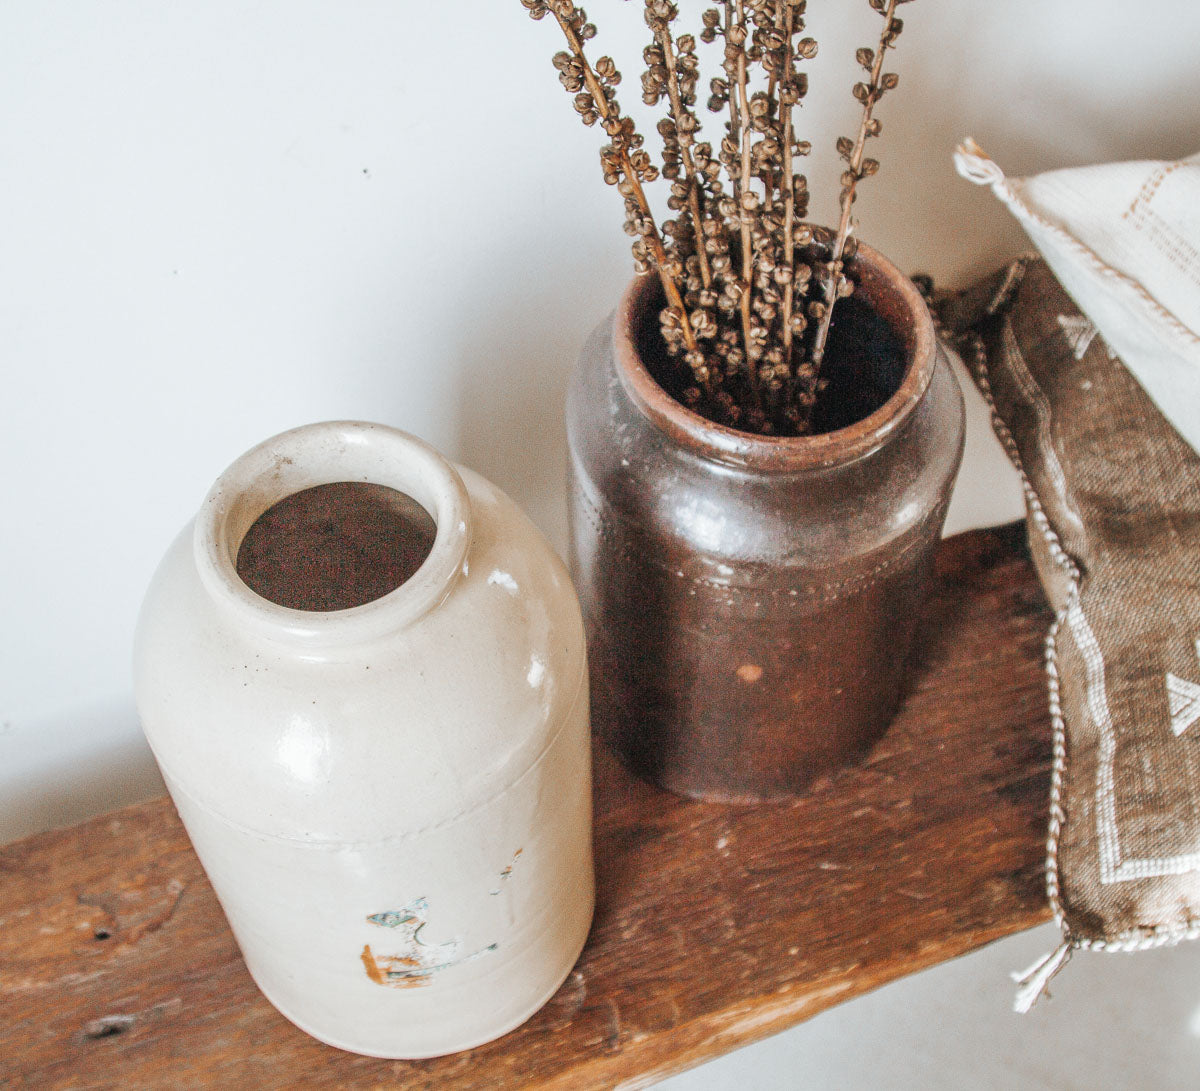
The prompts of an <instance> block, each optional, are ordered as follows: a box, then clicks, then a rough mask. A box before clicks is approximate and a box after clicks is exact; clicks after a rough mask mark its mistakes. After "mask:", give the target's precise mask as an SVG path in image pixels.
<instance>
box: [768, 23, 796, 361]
mask: <svg viewBox="0 0 1200 1091" xmlns="http://www.w3.org/2000/svg"><path fill="white" fill-rule="evenodd" d="M779 14H780V21H781V22H782V24H783V25H782V27H781V28H780V29H781V30H782V31H783V35H784V39H785V46H784V49H785V53H784V78H785V80H790V77H791V75H792V65H793V63H794V56H795V55H794V54H793V53H792V35H793V34H794V30H793V9H792V7H791V5H790V4H781V5H780V6H779ZM774 82H775V81H774V80H772V83H774ZM793 106H794V103H793V102H792V99H791V97H790V96H787V97H785V99H784V100H783V101H781V102H780V105H779V110H780V113H781V114H782V115H783V116H782V118H781V120H782V122H783V125H782V129H783V148H782V156H783V171H782V176H781V177H780V180H779V187H780V189H781V190H783V263H784V265H785V267H786V268H787V282H786V283H785V284H784V286H783V361H784V365H785V366H786V367H787V369H788V374H789V375H791V373H792V304H793V296H794V292H795V287H796V286H795V282H794V270H795V264H796V259H795V250H796V243H795V231H796V187H795V184H794V183H793V181H792V142H793V141H792V135H793V134H792V108H793Z"/></svg>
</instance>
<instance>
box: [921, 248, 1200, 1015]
mask: <svg viewBox="0 0 1200 1091" xmlns="http://www.w3.org/2000/svg"><path fill="white" fill-rule="evenodd" d="M944 318H945V320H946V322H947V324H948V325H950V326H952V327H957V328H958V329H959V330H964V329H965V330H967V333H968V335H967V337H965V338H964V341H963V349H964V357H965V358H966V359H967V360H968V363H971V362H972V360H973V362H974V366H975V370H976V373H977V378H978V381H979V384H980V386H981V388H982V389H983V390H984V393H985V394H986V395H987V396H988V397H989V399H990V401H991V403H992V406H993V410H994V414H995V420H996V427H997V432H998V434H999V435H1000V438H1001V440H1002V441H1003V442H1004V443H1005V444H1006V446H1007V447H1008V448H1009V452H1010V455H1011V456H1012V457H1013V459H1014V461H1015V462H1016V463H1017V465H1018V468H1019V469H1020V470H1021V471H1022V474H1023V476H1024V478H1025V481H1026V489H1027V499H1028V504H1029V514H1030V520H1029V537H1030V544H1031V548H1032V551H1033V555H1034V558H1035V561H1036V564H1037V568H1038V572H1039V576H1040V578H1041V582H1042V584H1043V586H1044V587H1045V589H1046V592H1047V594H1048V596H1049V598H1050V600H1051V602H1052V603H1053V606H1054V608H1055V610H1056V615H1057V619H1056V621H1055V624H1054V627H1053V629H1052V631H1051V633H1050V635H1049V639H1048V644H1047V650H1048V657H1047V666H1048V673H1049V680H1050V714H1051V721H1052V725H1053V729H1054V730H1055V733H1056V740H1055V773H1054V798H1053V800H1052V802H1051V822H1050V837H1049V860H1048V887H1049V894H1050V898H1051V902H1052V904H1053V907H1054V911H1055V914H1056V916H1057V917H1058V920H1059V923H1060V924H1061V925H1062V927H1063V929H1064V934H1065V937H1066V940H1067V945H1066V946H1065V947H1064V948H1063V949H1062V950H1061V951H1060V952H1059V953H1058V954H1057V955H1056V959H1055V960H1054V961H1053V962H1051V963H1048V964H1047V965H1046V966H1043V967H1041V968H1040V969H1038V970H1037V971H1036V972H1035V973H1033V974H1031V975H1030V978H1031V979H1037V980H1035V981H1034V985H1035V986H1036V991H1035V992H1034V993H1031V994H1030V996H1029V997H1028V998H1027V1000H1028V1003H1032V1001H1033V1000H1034V999H1036V993H1037V992H1040V991H1041V989H1042V988H1044V985H1045V983H1046V981H1047V980H1048V978H1049V976H1050V974H1051V973H1053V972H1054V971H1055V970H1057V969H1058V968H1059V967H1060V966H1061V964H1062V962H1064V961H1065V958H1066V956H1068V955H1069V953H1070V950H1071V949H1074V948H1077V947H1100V948H1106V949H1126V950H1128V949H1136V948H1141V947H1148V946H1157V945H1160V944H1164V943H1172V942H1176V941H1178V940H1180V939H1183V938H1188V937H1195V936H1197V935H1198V934H1200V455H1197V453H1196V452H1195V451H1194V450H1193V449H1192V448H1191V447H1190V446H1189V444H1187V443H1185V442H1184V440H1183V439H1182V438H1181V437H1180V436H1179V434H1178V433H1177V432H1176V431H1175V429H1174V428H1172V427H1171V425H1170V424H1169V423H1168V422H1167V421H1166V420H1165V419H1164V417H1163V415H1162V414H1161V413H1160V412H1159V411H1158V410H1157V409H1156V407H1155V405H1154V403H1153V402H1152V401H1151V400H1150V398H1149V397H1148V396H1147V394H1146V393H1145V391H1144V390H1143V389H1142V387H1141V386H1140V385H1139V384H1138V382H1137V381H1135V379H1134V378H1133V376H1132V375H1131V374H1130V373H1129V371H1128V370H1127V369H1126V368H1125V367H1124V366H1123V364H1122V362H1121V361H1120V360H1119V359H1118V358H1117V357H1116V356H1115V355H1114V354H1113V353H1112V352H1111V350H1110V349H1109V346H1108V345H1107V344H1106V342H1105V341H1104V339H1103V338H1102V337H1101V336H1100V335H1099V333H1098V332H1097V330H1096V328H1095V326H1093V325H1092V323H1091V321H1090V320H1089V319H1088V318H1087V317H1086V316H1085V315H1084V314H1083V313H1082V312H1081V311H1080V310H1079V309H1078V308H1077V307H1076V306H1075V304H1074V303H1073V302H1072V301H1071V299H1070V297H1069V296H1068V295H1067V294H1066V292H1065V291H1064V290H1063V288H1062V287H1061V286H1060V285H1059V283H1058V281H1057V280H1056V279H1055V277H1054V275H1053V274H1052V273H1051V271H1050V270H1049V268H1048V267H1047V266H1046V265H1045V264H1044V262H1042V261H1041V260H1038V259H1027V260H1024V261H1022V262H1019V263H1018V264H1017V265H1015V266H1014V267H1013V268H1011V269H1009V270H1007V271H1006V272H1005V273H1003V274H1001V275H999V276H997V277H996V278H993V279H991V280H990V281H989V282H988V283H985V284H984V285H982V286H980V288H978V289H976V290H974V291H972V292H969V293H967V294H966V295H965V296H963V297H961V298H959V299H957V300H955V301H953V302H952V303H951V304H950V305H949V306H948V307H947V308H946V309H945V314H944ZM1026 1006H1028V1005H1026Z"/></svg>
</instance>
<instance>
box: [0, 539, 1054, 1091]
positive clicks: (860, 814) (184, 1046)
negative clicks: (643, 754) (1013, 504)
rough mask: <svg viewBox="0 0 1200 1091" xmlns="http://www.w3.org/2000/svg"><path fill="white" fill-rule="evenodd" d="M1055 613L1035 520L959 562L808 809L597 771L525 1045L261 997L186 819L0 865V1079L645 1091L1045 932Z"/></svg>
mask: <svg viewBox="0 0 1200 1091" xmlns="http://www.w3.org/2000/svg"><path fill="white" fill-rule="evenodd" d="M1049 621H1050V614H1049V610H1048V608H1047V606H1046V605H1045V602H1044V599H1043V597H1042V594H1041V591H1040V589H1039V587H1038V585H1037V583H1036V581H1035V579H1034V576H1033V573H1032V570H1031V569H1030V566H1029V562H1028V559H1027V556H1026V553H1025V549H1024V531H1023V526H1022V525H1021V524H1014V525H1013V526H1009V527H1004V528H1000V529H997V530H991V531H976V532H972V533H970V534H964V535H960V536H958V537H956V538H952V539H950V540H948V541H947V542H945V543H943V545H942V548H941V552H940V554H939V560H938V587H937V592H936V594H935V596H934V598H933V600H932V601H931V602H930V604H929V607H928V609H927V611H926V615H925V618H924V621H923V626H922V635H921V638H920V647H919V656H918V662H917V663H916V666H915V670H914V673H913V680H912V684H911V690H910V693H909V695H908V697H907V699H906V701H905V704H904V708H903V710H902V711H901V713H900V715H899V717H898V719H897V720H896V722H895V724H894V725H893V727H892V729H891V730H890V731H889V732H888V734H887V736H886V737H885V738H884V740H883V741H882V743H881V744H880V745H879V746H877V747H876V749H875V750H874V751H873V752H872V754H871V755H870V757H869V758H868V760H867V761H866V762H865V763H864V764H863V765H861V766H859V767H857V768H854V769H850V770H846V771H844V772H842V773H839V774H838V775H836V776H834V777H831V778H826V779H824V780H822V781H821V782H819V783H818V784H817V785H816V786H815V787H814V788H813V789H812V791H811V792H810V793H809V794H808V795H806V796H805V797H804V798H803V799H800V800H797V801H795V802H792V803H788V804H781V805H773V806H765V807H758V808H753V809H746V808H737V807H729V806H716V805H712V804H699V803H690V802H685V801H682V800H679V799H676V798H674V797H672V796H670V795H667V794H665V793H663V792H661V791H658V790H657V789H654V788H652V787H649V786H648V785H646V784H643V783H641V782H640V781H637V780H635V779H633V778H631V777H630V776H629V775H628V774H627V773H625V772H624V770H623V769H622V768H621V767H619V766H618V765H617V764H616V763H615V762H614V761H613V759H612V758H611V757H610V756H609V755H608V754H607V753H604V752H599V753H597V755H596V870H597V880H598V891H599V895H598V896H599V901H598V905H597V910H596V920H595V925H594V928H593V930H592V935H591V938H590V940H589V941H588V945H587V947H586V949H585V950H584V952H583V956H582V957H581V959H580V961H579V963H578V965H577V967H576V969H575V971H574V972H573V973H572V974H571V976H570V977H569V978H568V980H567V982H566V983H565V984H564V985H563V987H562V988H561V989H560V990H559V992H558V993H557V995H556V996H555V997H554V998H553V999H552V1000H551V1001H550V1003H549V1004H547V1005H546V1007H545V1008H544V1009H542V1011H541V1012H539V1013H538V1014H537V1015H536V1016H534V1018H533V1019H531V1020H530V1021H529V1022H528V1023H526V1024H525V1025H524V1026H523V1027H521V1028H520V1029H518V1030H516V1031H514V1032H513V1033H512V1034H509V1035H508V1036H506V1037H505V1038H503V1039H501V1040H499V1041H497V1042H493V1043H492V1044H490V1045H487V1046H483V1047H481V1048H479V1049H475V1050H472V1051H470V1052H468V1053H463V1054H459V1055H456V1056H451V1057H444V1058H440V1059H437V1060H428V1061H380V1060H373V1059H370V1058H367V1057H359V1056H355V1055H353V1054H350V1053H344V1052H341V1051H339V1050H336V1049H331V1048H329V1047H327V1046H324V1045H321V1044H320V1043H318V1042H316V1041H315V1040H313V1039H312V1038H309V1037H307V1036H306V1035H304V1034H303V1033H301V1032H300V1031H299V1030H297V1029H296V1028H295V1027H293V1026H292V1025H291V1024H290V1023H289V1022H287V1020H285V1019H284V1018H283V1017H282V1016H281V1015H279V1014H278V1013H277V1012H276V1011H275V1009H274V1008H272V1007H271V1006H270V1004H268V1003H267V1001H266V1000H264V999H263V997H262V996H261V995H260V994H259V993H258V991H257V989H256V988H255V987H254V984H253V983H252V981H251V980H250V977H249V975H248V974H247V973H246V970H245V968H244V966H243V964H242V960H241V957H240V956H239V954H238V950H237V947H236V946H235V945H234V942H233V937H232V936H231V935H230V932H229V929H228V927H227V926H226V924H225V920H224V917H223V916H222V915H221V911H220V908H219V906H218V905H217V902H216V899H215V898H214V896H213V892H212V889H211V888H210V886H209V884H208V882H207V880H206V879H205V877H204V873H203V871H202V870H201V868H200V865H199V863H198V862H197V860H196V857H195V855H194V854H193V853H192V850H191V847H190V845H189V843H188V840H187V837H186V835H185V834H184V832H183V828H182V827H181V826H180V824H179V820H178V818H177V817H176V815H175V811H174V809H173V808H172V806H171V803H170V801H169V800H168V799H165V798H163V799H157V800H154V801H152V802H150V803H144V804H139V805H136V806H132V807H127V808H125V809H124V810H120V811H116V812H114V813H113V814H110V815H106V816H103V817H100V818H96V819H93V820H91V821H89V822H85V823H83V824H81V825H79V826H75V827H73V828H71V829H66V830H58V831H54V832H51V833H46V834H41V835H39V836H36V837H31V838H29V839H28V840H25V841H20V842H17V843H15V844H12V845H9V846H8V847H6V848H4V849H0V1086H10V1085H17V1086H21V1085H23V1084H24V1083H28V1084H30V1085H33V1086H38V1087H45V1086H71V1087H76V1086H78V1087H105V1086H114V1087H122V1088H129V1087H148V1086H149V1087H160V1086H161V1087H197V1086H232V1087H255V1088H274V1087H281V1088H283V1087H288V1088H290V1087H296V1086H305V1087H323V1086H330V1087H333V1086H337V1087H347V1086H355V1087H357V1086H381V1085H387V1086H389V1087H403V1088H410V1087H411V1088H426V1087H438V1088H443V1087H453V1088H472V1089H479V1091H494V1089H496V1088H510V1087H522V1088H525V1087H538V1088H570V1089H571V1091H579V1089H581V1088H590V1087H611V1086H614V1085H620V1086H622V1087H644V1086H647V1085H649V1084H651V1083H653V1082H655V1081H656V1080H659V1079H662V1078H664V1077H666V1076H668V1075H670V1074H672V1073H675V1072H679V1071H681V1070H683V1069H685V1068H688V1067H690V1066H692V1065H696V1064H699V1063H700V1062H702V1061H704V1060H706V1059H708V1058H711V1057H714V1056H716V1055H718V1054H721V1053H725V1052H728V1051H729V1050H731V1049H734V1048H735V1047H737V1046H741V1045H745V1044H747V1043H749V1042H752V1041H755V1040H756V1039H760V1038H763V1037H766V1036H767V1035H770V1034H774V1033H776V1032H778V1031H781V1030H783V1029H785V1028H786V1027H789V1026H791V1025H793V1024H795V1023H798V1022H800V1021H801V1020H804V1019H808V1018H810V1017H811V1016H813V1015H815V1014H817V1013H818V1012H819V1011H821V1010H822V1009H824V1008H827V1007H830V1006H831V1005H834V1004H837V1003H840V1002H841V1001H844V1000H848V999H850V998H851V997H853V996H856V995H858V994H860V993H863V992H866V991H867V990H869V989H873V988H876V987H877V986H880V985H883V984H885V983H887V982H889V981H892V980H894V979H896V978H899V977H902V976H903V975H905V974H910V973H914V972H916V971H918V970H922V969H924V968H926V967H929V966H932V965H934V964H936V963H939V962H941V961H943V960H945V959H949V958H953V957H955V956H957V955H961V954H964V953H966V952H968V951H971V950H973V949H974V948H977V947H980V946H981V945H983V944H985V943H988V942H990V941H992V940H994V939H997V938H999V937H1001V936H1005V935H1008V934H1009V933H1012V932H1016V931H1018V930H1021V929H1026V928H1029V927H1032V926H1033V925H1035V924H1038V923H1039V922H1041V921H1043V920H1045V919H1047V917H1048V915H1049V914H1048V910H1047V907H1046V901H1045V895H1044V888H1043V875H1042V867H1043V859H1044V856H1045V848H1044V841H1045V827H1046V816H1047V799H1048V791H1049V777H1050V773H1049V768H1050V743H1049V727H1048V724H1047V717H1046V690H1045V682H1044V678H1043V674H1042V640H1043V637H1044V634H1045V630H1046V627H1047V625H1048V623H1049Z"/></svg>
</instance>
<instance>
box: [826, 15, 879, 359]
mask: <svg viewBox="0 0 1200 1091" xmlns="http://www.w3.org/2000/svg"><path fill="white" fill-rule="evenodd" d="M896 3H897V0H887V8H886V10H885V11H884V13H883V31H882V33H881V34H880V35H879V47H878V48H877V49H876V51H875V56H874V59H873V61H872V65H871V82H870V85H869V87H868V89H867V92H866V94H865V95H863V98H862V103H863V110H862V118H861V119H860V120H859V124H858V137H857V138H856V139H855V141H854V150H853V152H852V153H851V155H850V167H849V169H848V171H847V174H849V175H850V177H849V178H848V179H847V181H846V184H845V185H844V186H843V187H842V202H841V203H842V215H841V219H840V220H839V221H838V229H837V235H836V236H835V237H834V240H833V250H832V253H831V256H830V259H829V275H828V277H827V278H826V280H825V312H824V314H822V315H821V321H820V324H819V325H818V327H817V332H816V336H815V337H814V338H813V347H812V362H813V365H814V367H817V368H819V367H820V366H821V361H822V360H823V359H824V358H825V345H826V342H827V341H828V339H829V326H830V324H831V323H832V321H833V305H834V304H835V303H836V302H837V299H838V296H839V295H840V294H841V291H842V285H843V283H844V278H843V277H842V266H843V260H842V259H843V255H844V254H845V252H846V240H847V239H848V238H849V237H850V232H851V230H852V228H853V220H852V218H851V216H850V210H851V207H852V206H853V204H854V197H855V190H856V189H857V187H858V182H859V179H861V178H862V177H863V152H864V151H865V149H866V146H867V137H869V136H873V135H875V132H878V128H877V127H876V129H875V132H872V125H871V120H872V119H871V114H872V112H873V111H874V109H875V103H876V102H878V101H879V98H880V95H881V93H882V90H881V88H882V83H881V80H882V77H883V55H884V54H885V53H886V52H887V50H888V47H889V46H890V45H891V44H892V43H893V42H894V41H895V40H896V34H897V33H898V31H896V30H894V27H893V23H894V20H895V15H896ZM860 86H861V84H860ZM872 173H874V172H872Z"/></svg>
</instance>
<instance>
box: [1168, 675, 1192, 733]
mask: <svg viewBox="0 0 1200 1091" xmlns="http://www.w3.org/2000/svg"><path fill="white" fill-rule="evenodd" d="M1167 700H1168V701H1169V702H1170V706H1171V730H1172V731H1173V732H1175V736H1176V738H1178V737H1179V736H1180V735H1182V734H1183V733H1184V732H1185V731H1186V730H1187V729H1188V728H1189V727H1191V726H1192V724H1194V723H1195V722H1196V721H1197V720H1200V686H1198V685H1196V683H1195V682H1189V681H1188V680H1187V679H1186V678H1180V677H1178V676H1177V675H1174V674H1168V675H1167Z"/></svg>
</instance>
